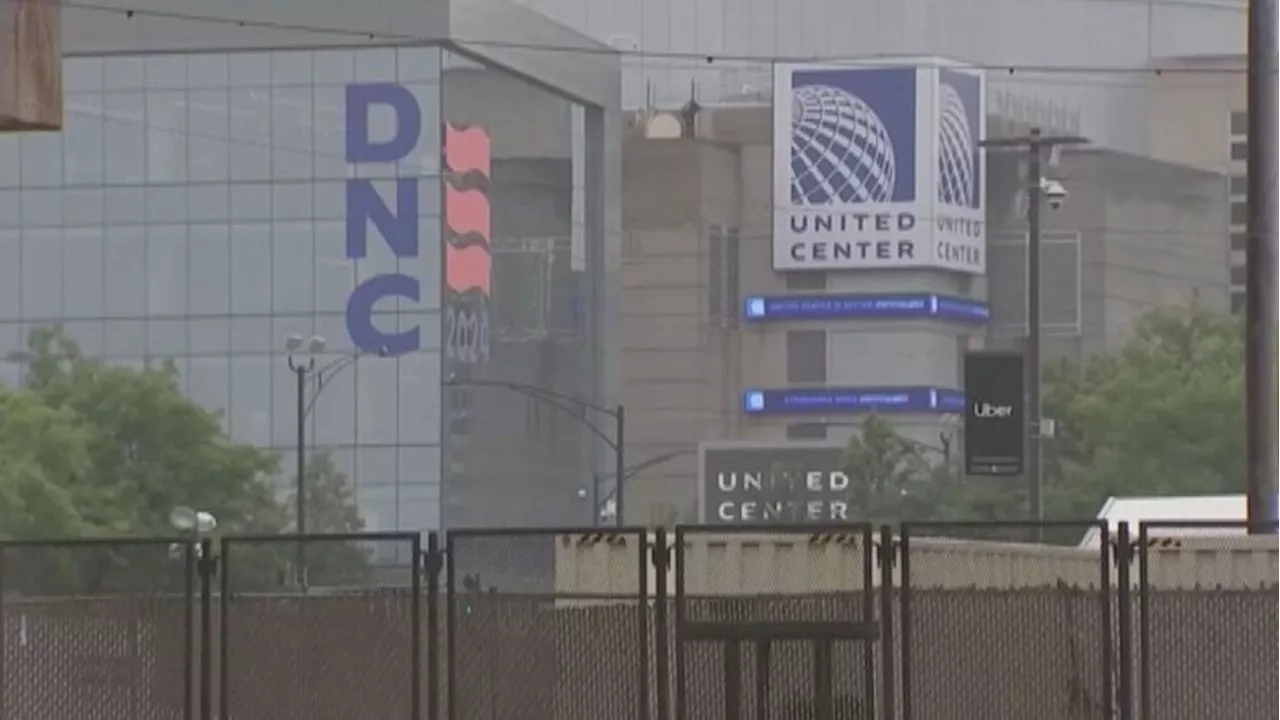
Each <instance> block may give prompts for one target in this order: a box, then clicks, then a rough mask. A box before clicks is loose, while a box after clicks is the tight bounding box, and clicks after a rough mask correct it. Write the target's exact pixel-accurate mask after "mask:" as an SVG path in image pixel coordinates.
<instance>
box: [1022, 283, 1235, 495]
mask: <svg viewBox="0 0 1280 720" xmlns="http://www.w3.org/2000/svg"><path fill="white" fill-rule="evenodd" d="M1046 382H1047V385H1048V392H1047V394H1046V397H1045V409H1046V415H1047V416H1048V417H1051V418H1053V419H1054V420H1056V421H1057V425H1058V427H1059V432H1058V437H1057V438H1055V439H1054V440H1052V441H1049V443H1048V444H1047V448H1046V466H1047V473H1046V481H1047V487H1046V492H1045V504H1046V514H1048V515H1049V516H1051V517H1061V518H1091V517H1094V516H1095V515H1096V514H1097V512H1098V509H1099V508H1100V507H1101V505H1102V504H1103V502H1104V501H1105V500H1106V498H1107V497H1109V496H1112V495H1121V494H1123V495H1194V494H1207V493H1234V492H1241V491H1242V489H1243V487H1244V484H1245V428H1244V406H1243V400H1244V339H1243V328H1242V327H1241V325H1240V324H1239V322H1238V321H1236V320H1235V319H1234V318H1224V317H1219V316H1216V315H1213V314H1210V313H1208V312H1205V311H1204V310H1203V309H1202V308H1199V307H1192V308H1190V309H1173V308H1165V309H1159V310H1156V311H1153V312H1151V313H1149V314H1148V315H1146V316H1145V317H1143V318H1142V319H1141V320H1140V321H1139V323H1138V324H1137V327H1136V330H1135V333H1134V335H1133V337H1132V339H1130V340H1129V341H1128V342H1127V343H1126V344H1125V345H1124V347H1123V348H1121V349H1120V351H1119V352H1117V353H1115V354H1113V355H1108V356H1102V357H1097V358H1093V359H1089V360H1086V361H1084V362H1081V363H1075V364H1064V365H1062V366H1061V367H1058V368H1055V369H1053V370H1052V371H1050V372H1048V373H1046Z"/></svg>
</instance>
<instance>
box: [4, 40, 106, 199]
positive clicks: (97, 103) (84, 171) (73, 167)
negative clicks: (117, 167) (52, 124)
mask: <svg viewBox="0 0 1280 720" xmlns="http://www.w3.org/2000/svg"><path fill="white" fill-rule="evenodd" d="M99 69H101V65H99ZM99 84H101V76H99ZM65 102H66V105H65V110H64V114H63V126H62V143H63V149H64V151H65V152H64V154H63V158H62V160H63V176H64V177H65V178H66V183H67V184H68V185H101V184H102V181H103V173H104V172H105V163H106V138H105V133H106V126H105V125H104V123H103V120H102V115H103V103H104V102H105V99H104V98H103V96H102V95H101V94H100V93H70V92H69V93H67V96H66V101H65ZM2 161H3V158H2V157H0V162H2Z"/></svg>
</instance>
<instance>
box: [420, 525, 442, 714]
mask: <svg viewBox="0 0 1280 720" xmlns="http://www.w3.org/2000/svg"><path fill="white" fill-rule="evenodd" d="M422 560H423V568H424V570H425V571H426V575H427V720H440V571H441V570H442V569H443V568H444V554H443V553H442V552H441V551H440V533H437V532H435V531H432V532H430V533H427V551H426V554H425V555H424V556H423V558H422ZM414 602H417V599H416V596H415V600H414Z"/></svg>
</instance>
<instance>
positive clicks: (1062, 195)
mask: <svg viewBox="0 0 1280 720" xmlns="http://www.w3.org/2000/svg"><path fill="white" fill-rule="evenodd" d="M1085 142H1087V141H1086V140H1085V139H1084V138H1082V137H1078V136H1076V135H1043V134H1041V132H1040V128H1031V131H1030V132H1028V133H1027V134H1026V135H1022V136H1018V137H1006V138H993V139H989V140H983V141H981V142H980V143H979V145H980V146H982V147H985V148H1016V149H1025V150H1026V151H1027V175H1026V177H1025V178H1023V180H1024V181H1025V185H1024V186H1023V188H1024V189H1025V190H1026V192H1027V338H1026V347H1025V348H1024V351H1025V352H1024V358H1023V361H1024V362H1025V363H1026V373H1025V377H1026V387H1025V388H1024V391H1025V393H1026V398H1027V416H1026V425H1025V426H1024V427H1023V443H1024V446H1025V447H1026V453H1027V503H1028V505H1029V506H1030V507H1029V508H1028V510H1029V512H1028V515H1029V516H1030V518H1031V520H1033V521H1035V522H1037V523H1038V522H1040V521H1042V520H1044V498H1043V492H1044V477H1043V471H1042V468H1041V463H1040V426H1041V423H1042V418H1041V417H1040V415H1041V412H1040V404H1041V403H1040V399H1041V398H1040V393H1041V388H1040V324H1041V315H1040V232H1041V227H1040V203H1041V200H1042V199H1043V197H1044V196H1045V195H1048V197H1049V203H1050V204H1051V205H1052V206H1053V207H1054V208H1055V209H1056V208H1058V207H1060V206H1061V205H1062V203H1063V202H1064V201H1065V200H1066V198H1067V191H1066V189H1064V188H1063V187H1062V185H1061V183H1058V182H1056V181H1053V180H1047V179H1046V178H1045V177H1044V170H1043V166H1042V159H1043V158H1042V156H1043V154H1044V152H1045V151H1046V150H1048V151H1050V152H1052V151H1053V149H1054V148H1056V147H1060V146H1062V145H1080V144H1083V143H1085ZM1034 537H1035V540H1036V542H1040V541H1041V540H1043V538H1044V528H1043V527H1041V526H1039V525H1037V526H1036V527H1035V529H1034Z"/></svg>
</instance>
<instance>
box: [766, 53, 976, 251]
mask: <svg viewBox="0 0 1280 720" xmlns="http://www.w3.org/2000/svg"><path fill="white" fill-rule="evenodd" d="M939 63H940V61H934V62H933V64H932V65H931V66H928V65H926V66H918V65H915V64H903V63H901V61H898V64H892V65H870V64H856V65H841V66H831V65H821V66H818V65H777V66H776V67H775V68H774V83H773V87H774V98H773V113H774V117H773V128H774V134H773V152H774V158H773V168H774V170H773V173H774V176H773V196H774V219H773V225H774V227H773V267H774V269H775V270H779V271H792V270H866V269H889V268H940V269H944V270H954V271H958V272H964V273H971V274H975V275H981V274H983V273H984V272H985V271H986V226H985V219H986V218H985V211H986V198H985V197H984V194H985V190H986V184H985V179H986V161H985V158H984V156H983V150H982V148H981V147H979V144H978V143H979V140H980V139H981V138H983V137H984V136H985V132H986V107H985V104H986V103H985V97H986V95H985V92H986V88H985V82H984V77H983V74H982V71H981V70H977V69H973V68H966V67H963V66H959V65H954V66H953V65H950V64H939Z"/></svg>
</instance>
